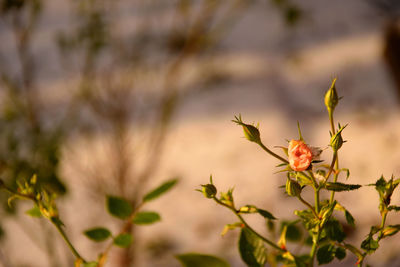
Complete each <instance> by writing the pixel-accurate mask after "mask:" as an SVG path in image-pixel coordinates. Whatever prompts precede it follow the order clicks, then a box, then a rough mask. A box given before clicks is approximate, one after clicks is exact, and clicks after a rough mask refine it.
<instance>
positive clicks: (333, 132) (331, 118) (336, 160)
mask: <svg viewBox="0 0 400 267" xmlns="http://www.w3.org/2000/svg"><path fill="white" fill-rule="evenodd" d="M328 113H329V122H330V124H331V132H332V136H333V135H335V134H336V130H335V121H334V119H333V111H329V112H328ZM333 153H334V158H335V174H334V177H333V182H334V183H336V182H337V179H338V170H339V154H338V152H337V151H336V152H333ZM331 166H332V165H331ZM329 175H330V174H329ZM329 175H327V178H328V177H329ZM334 198H335V192H334V191H332V192H331V197H330V199H329V203H333V200H334Z"/></svg>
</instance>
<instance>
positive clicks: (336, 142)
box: [329, 124, 347, 152]
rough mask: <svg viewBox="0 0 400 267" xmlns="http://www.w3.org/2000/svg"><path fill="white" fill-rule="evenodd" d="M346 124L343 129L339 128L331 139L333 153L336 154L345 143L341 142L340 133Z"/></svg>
mask: <svg viewBox="0 0 400 267" xmlns="http://www.w3.org/2000/svg"><path fill="white" fill-rule="evenodd" d="M346 126H347V124H346V125H345V126H344V127H340V129H339V131H337V133H336V134H334V135H333V136H332V137H331V141H330V144H329V145H330V146H331V147H332V149H333V151H335V152H337V151H338V150H339V149H340V148H341V147H342V145H343V143H344V142H345V141H343V137H342V131H343V129H344V128H346Z"/></svg>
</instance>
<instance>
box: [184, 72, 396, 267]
mask: <svg viewBox="0 0 400 267" xmlns="http://www.w3.org/2000/svg"><path fill="white" fill-rule="evenodd" d="M335 82H336V79H334V80H333V82H332V85H331V86H330V88H329V90H328V91H327V92H326V94H325V105H326V108H327V111H328V116H329V121H330V126H331V129H330V136H331V137H330V142H329V146H330V150H331V153H332V157H331V158H332V159H331V161H330V164H328V165H327V164H323V161H321V160H319V155H320V154H321V152H322V150H321V149H318V148H313V147H311V146H309V145H308V144H307V143H306V142H305V140H304V139H303V136H302V134H301V131H300V127H299V126H298V129H299V137H298V139H297V140H291V141H290V142H289V144H288V147H287V148H286V147H283V148H282V149H283V151H284V153H285V154H286V156H280V155H278V154H276V153H275V152H273V151H272V150H270V149H269V148H268V147H267V146H265V145H264V144H263V143H262V141H261V137H260V131H259V129H258V126H257V127H256V126H254V125H250V124H246V123H244V122H243V120H242V118H241V116H240V115H239V116H237V117H235V120H234V121H233V122H235V123H236V124H238V125H240V126H242V128H243V130H244V135H245V137H246V139H248V140H249V141H251V142H254V143H256V144H258V145H259V146H260V147H261V148H262V149H263V150H264V151H266V152H267V153H268V154H270V155H271V156H273V157H275V158H276V159H278V160H279V161H281V164H280V165H278V167H280V168H282V169H281V170H280V172H284V173H286V176H287V178H286V185H285V190H286V193H287V194H288V195H289V196H290V197H295V198H297V199H298V200H299V201H300V202H301V203H302V204H304V207H305V209H304V210H295V211H294V214H295V215H296V216H297V217H298V219H297V220H294V221H292V222H283V223H282V225H281V230H280V238H279V240H273V239H271V238H268V237H266V236H264V235H262V234H260V233H259V232H257V231H256V230H254V229H253V228H252V226H250V225H249V224H248V223H247V221H246V220H245V214H248V213H256V214H259V215H261V216H262V217H264V218H265V220H266V221H267V225H268V226H269V230H270V231H274V227H273V225H274V221H276V220H277V219H276V217H275V216H274V215H272V214H271V213H270V212H268V211H267V210H264V209H261V208H258V207H256V206H254V205H246V206H243V207H237V206H236V205H235V201H234V197H233V192H232V191H233V190H232V189H231V190H228V192H221V195H220V196H217V191H218V190H217V188H216V186H215V185H214V183H213V181H212V178H211V179H210V183H208V184H205V185H202V188H201V190H200V189H199V191H201V192H202V193H203V194H204V195H205V196H206V197H207V198H209V199H212V200H214V201H215V202H216V203H218V204H219V205H221V206H223V207H225V208H228V209H229V210H231V211H232V212H233V213H234V214H235V215H236V217H237V218H238V220H239V221H238V222H236V223H233V224H228V225H226V226H225V228H224V231H223V234H225V233H226V232H227V231H228V230H232V229H235V228H239V229H240V238H239V252H240V256H241V258H242V260H243V261H244V262H245V263H246V265H247V266H264V265H265V264H267V263H268V264H269V265H270V266H299V267H312V266H314V265H315V264H316V263H318V265H322V264H327V263H329V262H331V261H333V260H334V259H335V258H336V259H338V260H343V259H344V258H346V255H347V253H352V254H354V255H355V257H356V258H357V260H355V263H356V265H357V266H359V267H361V266H363V264H364V263H365V259H366V257H367V256H368V255H370V254H372V253H374V252H375V251H376V250H377V249H378V248H379V243H380V242H381V241H382V239H385V238H386V237H389V236H393V235H394V234H396V233H397V232H398V231H399V230H400V224H396V225H387V224H386V218H387V215H388V214H389V213H391V212H396V211H399V210H400V207H399V206H396V205H393V204H392V203H391V196H392V194H393V192H394V190H395V189H396V188H397V186H398V185H399V183H400V179H395V178H394V177H393V176H392V177H391V179H385V178H384V177H383V176H382V177H380V178H379V179H378V180H377V181H376V182H375V183H373V184H369V185H368V186H374V187H375V189H376V191H377V192H378V194H379V200H380V203H379V206H378V207H379V211H380V215H381V223H380V225H377V226H372V227H371V228H370V231H369V233H368V234H367V235H366V238H365V239H364V240H363V241H362V242H361V244H360V246H357V245H353V244H350V243H349V242H348V241H347V240H346V233H345V231H344V225H345V224H344V223H342V222H341V221H340V220H339V219H338V217H337V213H338V212H340V213H344V217H345V219H346V224H347V225H348V226H350V227H353V228H354V227H355V219H354V217H353V216H352V215H351V213H350V212H349V211H348V209H347V208H345V207H344V206H343V205H341V204H340V203H339V202H338V201H337V200H336V199H335V194H336V193H338V192H343V191H352V190H356V189H358V188H360V187H361V185H359V184H349V183H347V182H339V181H338V180H339V175H340V174H341V173H345V174H346V177H345V179H346V180H347V179H348V178H349V175H350V172H349V170H348V169H344V168H339V150H340V148H341V147H342V145H343V143H345V141H344V140H343V137H342V132H343V130H344V129H345V128H346V126H347V125H345V126H341V125H340V124H339V125H338V127H335V126H334V125H335V123H334V116H333V113H334V110H335V108H336V106H337V104H338V103H339V100H340V98H339V97H338V94H337V91H336V86H335ZM306 187H309V188H311V189H312V190H313V192H314V203H313V204H312V203H311V201H310V200H308V199H306V197H305V196H303V194H302V192H303V190H304V188H306ZM323 190H326V191H328V192H329V194H330V197H329V198H328V199H323V198H322V195H321V192H322V191H323ZM300 223H301V226H302V228H303V231H304V232H305V233H307V236H308V238H305V239H301V240H298V239H296V238H295V237H293V232H296V231H299V227H298V225H299V224H300ZM294 229H295V230H296V229H297V230H296V231H294ZM292 241H298V242H301V243H302V244H303V245H304V246H303V249H302V250H301V252H300V253H295V252H294V251H293V250H292V249H290V246H288V245H287V243H288V242H292ZM265 245H268V246H269V247H271V248H272V249H271V250H267V248H266V247H265ZM307 246H308V249H307V250H308V251H307V250H306V249H304V248H305V247H307ZM202 257H204V255H185V257H184V258H183V259H182V260H181V261H182V262H183V264H184V265H185V262H187V259H188V258H189V259H192V260H193V259H194V258H195V260H196V261H197V262H201V261H202V260H203V259H202ZM208 257H211V258H212V259H213V260H214V261H213V262H214V263H215V265H211V264H209V265H207V266H229V265H228V264H227V263H226V262H225V261H223V260H221V259H218V258H214V257H213V256H208ZM207 260H208V261H212V260H211V259H209V258H208V259H207ZM185 266H189V265H185ZM199 266H201V265H199Z"/></svg>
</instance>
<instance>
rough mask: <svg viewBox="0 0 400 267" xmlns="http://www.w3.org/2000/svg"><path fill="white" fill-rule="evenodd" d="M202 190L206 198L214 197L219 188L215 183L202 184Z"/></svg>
mask: <svg viewBox="0 0 400 267" xmlns="http://www.w3.org/2000/svg"><path fill="white" fill-rule="evenodd" d="M202 187H203V189H202V192H203V194H204V196H205V197H206V198H213V197H215V195H216V194H217V188H216V187H215V186H214V185H213V184H206V185H202Z"/></svg>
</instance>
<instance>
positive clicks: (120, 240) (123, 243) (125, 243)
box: [114, 233, 133, 248]
mask: <svg viewBox="0 0 400 267" xmlns="http://www.w3.org/2000/svg"><path fill="white" fill-rule="evenodd" d="M132 240H133V238H132V235H131V234H128V233H123V234H119V235H117V236H116V237H115V238H114V245H116V246H119V247H121V248H126V247H129V245H130V244H131V243H132Z"/></svg>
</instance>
